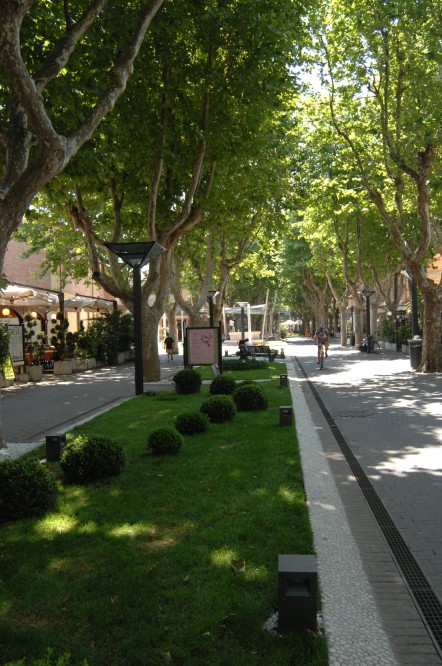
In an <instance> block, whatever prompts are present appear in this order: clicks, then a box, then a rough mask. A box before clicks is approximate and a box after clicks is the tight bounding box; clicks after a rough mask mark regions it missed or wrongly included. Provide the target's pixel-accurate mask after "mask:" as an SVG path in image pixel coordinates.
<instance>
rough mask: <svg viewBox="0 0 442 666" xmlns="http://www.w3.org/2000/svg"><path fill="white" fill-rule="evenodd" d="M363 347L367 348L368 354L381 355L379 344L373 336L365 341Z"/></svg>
mask: <svg viewBox="0 0 442 666" xmlns="http://www.w3.org/2000/svg"><path fill="white" fill-rule="evenodd" d="M362 347H363V348H364V347H365V349H364V351H366V352H367V354H379V352H380V351H381V347H380V345H379V342H377V341H376V340H375V339H374V338H373V336H371V335H370V336H368V337H367V338H364V339H363V341H362Z"/></svg>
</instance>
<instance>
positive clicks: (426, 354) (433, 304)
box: [420, 288, 441, 372]
mask: <svg viewBox="0 0 442 666" xmlns="http://www.w3.org/2000/svg"><path fill="white" fill-rule="evenodd" d="M421 293H422V300H423V304H424V311H423V318H422V338H423V340H422V363H421V367H420V369H421V370H422V371H423V372H437V371H438V370H440V369H441V368H440V364H439V350H440V304H439V300H438V294H437V292H436V290H435V289H425V290H423V289H422V288H421Z"/></svg>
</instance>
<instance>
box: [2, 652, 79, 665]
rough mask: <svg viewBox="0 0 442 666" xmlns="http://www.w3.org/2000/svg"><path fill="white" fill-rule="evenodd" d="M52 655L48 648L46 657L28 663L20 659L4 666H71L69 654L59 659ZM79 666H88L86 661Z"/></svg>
mask: <svg viewBox="0 0 442 666" xmlns="http://www.w3.org/2000/svg"><path fill="white" fill-rule="evenodd" d="M53 654H54V651H53V650H51V649H50V648H48V651H47V653H46V655H45V656H44V657H42V658H41V659H32V660H31V661H29V662H28V661H26V660H25V659H20V660H19V661H14V662H8V663H7V664H5V666H73V662H72V661H71V655H70V654H69V653H65V654H63V655H62V656H61V657H55V656H53ZM80 666H88V661H87V659H84V660H83V661H82V662H81V665H80Z"/></svg>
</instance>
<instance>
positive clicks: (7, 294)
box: [0, 285, 58, 308]
mask: <svg viewBox="0 0 442 666" xmlns="http://www.w3.org/2000/svg"><path fill="white" fill-rule="evenodd" d="M53 303H58V298H57V296H56V294H51V293H49V292H47V291H42V290H38V289H32V287H18V286H16V285H8V286H7V287H5V289H0V305H4V306H5V305H10V306H11V307H14V306H19V307H23V308H30V307H39V306H50V305H52V304H53Z"/></svg>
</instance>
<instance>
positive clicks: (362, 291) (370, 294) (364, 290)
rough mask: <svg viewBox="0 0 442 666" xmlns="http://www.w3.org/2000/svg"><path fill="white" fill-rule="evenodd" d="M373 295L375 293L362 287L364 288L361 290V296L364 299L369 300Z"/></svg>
mask: <svg viewBox="0 0 442 666" xmlns="http://www.w3.org/2000/svg"><path fill="white" fill-rule="evenodd" d="M374 293H375V292H374V291H372V290H371V289H369V288H368V287H364V288H363V289H362V290H361V294H362V295H363V296H365V298H370V296H373V294H374Z"/></svg>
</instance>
